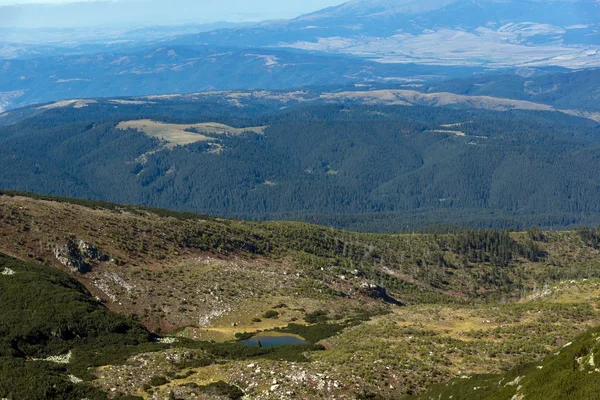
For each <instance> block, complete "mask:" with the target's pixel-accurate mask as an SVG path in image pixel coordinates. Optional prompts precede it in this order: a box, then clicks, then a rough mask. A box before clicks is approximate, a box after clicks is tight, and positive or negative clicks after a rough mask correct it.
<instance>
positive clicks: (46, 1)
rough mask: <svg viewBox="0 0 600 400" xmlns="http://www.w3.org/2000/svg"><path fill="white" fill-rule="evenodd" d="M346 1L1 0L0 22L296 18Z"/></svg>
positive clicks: (19, 24)
mask: <svg viewBox="0 0 600 400" xmlns="http://www.w3.org/2000/svg"><path fill="white" fill-rule="evenodd" d="M343 2H344V0H300V1H297V0H87V1H81V0H79V1H77V0H0V6H17V7H9V8H6V7H1V9H0V14H4V15H0V23H2V24H3V25H5V26H6V25H7V21H8V23H9V25H12V26H17V27H40V26H68V25H69V24H72V25H79V26H89V25H90V24H107V23H110V22H113V23H116V24H123V23H129V22H131V23H133V24H136V25H139V24H155V23H157V21H160V20H162V21H163V22H164V23H165V24H171V23H190V22H197V23H206V22H214V21H232V22H239V21H261V20H267V19H277V18H292V17H295V16H298V15H301V14H304V13H308V12H311V11H315V10H319V9H322V8H325V7H329V6H332V5H337V4H341V3H343Z"/></svg>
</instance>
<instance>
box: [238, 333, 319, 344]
mask: <svg viewBox="0 0 600 400" xmlns="http://www.w3.org/2000/svg"><path fill="white" fill-rule="evenodd" d="M240 343H241V344H243V345H245V346H252V347H275V346H283V345H286V344H307V343H308V342H307V341H306V340H303V339H302V338H300V337H298V336H293V335H272V336H271V335H269V334H265V335H257V336H254V337H251V338H250V339H246V340H242V341H241V342H240Z"/></svg>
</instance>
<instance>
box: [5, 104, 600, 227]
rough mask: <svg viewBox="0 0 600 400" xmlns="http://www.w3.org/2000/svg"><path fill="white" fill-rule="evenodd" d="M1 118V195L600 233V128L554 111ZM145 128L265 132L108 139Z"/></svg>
mask: <svg viewBox="0 0 600 400" xmlns="http://www.w3.org/2000/svg"><path fill="white" fill-rule="evenodd" d="M235 110H238V111H235ZM234 111H235V112H234ZM8 118H12V120H11V122H15V123H13V124H9V125H8V126H4V127H2V128H0V146H1V148H2V153H3V156H2V158H3V163H2V169H3V171H2V172H3V173H2V174H1V176H0V188H2V189H10V190H22V191H30V192H36V193H44V194H53V195H60V196H69V197H78V198H85V199H98V200H106V201H113V202H119V203H128V204H138V205H146V206H151V207H161V208H170V209H176V210H183V211H193V212H200V213H205V214H210V215H215V216H224V217H235V218H245V219H255V220H263V219H294V220H304V221H309V222H314V223H319V224H324V225H332V226H337V227H343V228H348V229H357V230H370V231H406V230H412V229H418V227H422V226H428V225H432V224H443V225H459V226H468V227H473V228H488V227H493V228H507V227H515V228H527V227H530V226H534V225H537V226H541V227H546V228H558V227H569V226H575V225H597V224H598V223H600V217H599V216H600V203H599V202H598V201H597V199H598V193H599V191H600V178H598V174H597V171H598V170H600V157H599V156H598V155H599V154H600V129H599V127H598V125H597V124H595V123H594V122H592V121H590V120H585V119H580V118H576V117H570V116H566V115H563V114H559V113H549V112H534V111H518V110H515V111H509V112H493V111H477V110H464V109H463V110H460V109H451V108H428V107H401V106H359V105H353V104H345V105H326V104H324V105H320V106H310V107H292V108H290V109H286V110H278V109H277V107H275V106H274V105H273V104H269V103H268V102H263V103H260V104H259V103H257V104H255V105H254V106H252V107H248V108H241V109H235V108H234V107H233V106H231V105H230V106H223V105H222V104H217V103H210V102H193V101H189V102H186V101H163V102H158V103H157V104H144V105H130V106H119V107H117V108H115V106H114V104H110V103H108V102H102V101H100V102H99V103H98V104H90V105H88V106H87V107H83V108H80V109H75V108H70V107H68V108H57V109H52V110H47V111H42V110H38V109H33V108H30V109H24V110H21V111H19V110H18V111H17V112H14V113H11V115H9V117H8ZM142 118H149V119H153V120H156V121H164V122H171V123H196V122H220V123H225V124H228V125H231V126H234V127H242V128H243V127H247V126H263V125H266V126H268V128H267V130H266V132H265V135H259V134H255V133H246V134H243V135H241V136H223V135H220V136H215V135H210V134H207V136H212V137H213V139H214V141H215V143H218V144H219V145H220V146H222V148H223V150H222V152H220V153H214V152H211V151H210V150H211V149H212V147H211V145H210V144H208V143H206V142H199V143H195V144H191V145H186V146H177V147H175V148H172V149H168V148H165V147H164V146H163V145H162V144H161V142H160V141H159V140H158V139H155V138H151V137H148V136H146V135H144V134H143V133H141V132H138V131H135V130H131V129H130V130H127V131H125V130H119V129H116V125H117V124H118V123H119V122H120V121H123V120H132V119H142ZM451 124H458V125H455V126H454V127H448V125H451ZM451 130H455V131H458V132H462V133H464V136H462V134H461V135H457V134H455V133H451V132H448V131H451ZM203 134H204V133H203ZM142 155H144V156H143V157H142Z"/></svg>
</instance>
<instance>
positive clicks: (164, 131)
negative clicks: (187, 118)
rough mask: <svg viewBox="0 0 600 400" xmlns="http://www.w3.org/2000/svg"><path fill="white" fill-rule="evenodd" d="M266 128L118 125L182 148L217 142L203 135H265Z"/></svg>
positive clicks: (142, 122)
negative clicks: (193, 144) (252, 133)
mask: <svg viewBox="0 0 600 400" xmlns="http://www.w3.org/2000/svg"><path fill="white" fill-rule="evenodd" d="M266 128H267V127H266V126H256V127H248V128H234V127H231V126H228V125H223V124H218V123H215V122H206V123H199V124H168V123H165V122H158V121H152V120H149V119H141V120H135V121H123V122H121V123H119V125H117V129H122V130H126V129H135V130H137V131H139V132H143V133H145V134H146V135H148V136H151V137H155V138H158V139H160V140H163V141H165V142H167V143H168V145H167V147H175V146H182V145H187V144H192V143H197V142H210V141H214V140H215V139H214V138H212V137H209V136H206V135H203V134H202V133H204V134H209V135H235V136H237V135H241V134H242V133H244V132H254V133H256V134H259V135H262V134H264V132H265V129H266ZM190 129H194V130H196V131H198V132H201V133H194V132H187V130H190Z"/></svg>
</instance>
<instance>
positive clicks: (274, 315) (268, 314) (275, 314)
mask: <svg viewBox="0 0 600 400" xmlns="http://www.w3.org/2000/svg"><path fill="white" fill-rule="evenodd" d="M278 316H279V312H277V311H275V310H269V311H267V312H266V313H264V314H263V318H277V317H278Z"/></svg>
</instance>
